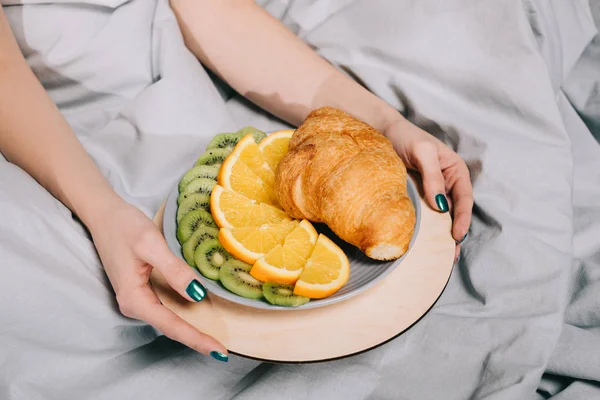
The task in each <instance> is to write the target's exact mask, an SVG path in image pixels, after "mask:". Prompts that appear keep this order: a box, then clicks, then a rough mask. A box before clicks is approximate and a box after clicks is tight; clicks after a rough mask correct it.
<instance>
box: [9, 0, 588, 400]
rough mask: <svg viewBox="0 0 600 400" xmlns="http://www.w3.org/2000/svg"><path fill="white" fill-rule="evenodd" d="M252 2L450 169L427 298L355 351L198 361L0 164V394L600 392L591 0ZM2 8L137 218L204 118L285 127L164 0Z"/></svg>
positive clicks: (150, 210) (530, 395)
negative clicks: (445, 238)
mask: <svg viewBox="0 0 600 400" xmlns="http://www.w3.org/2000/svg"><path fill="white" fill-rule="evenodd" d="M259 3H260V4H261V5H262V6H264V7H265V8H266V9H267V10H268V11H269V12H270V13H271V14H273V15H274V16H275V17H277V18H279V19H281V20H282V21H283V22H284V23H285V24H286V25H287V26H288V27H289V28H290V29H291V30H292V31H294V32H295V33H296V34H297V35H298V36H299V37H301V38H302V39H303V40H305V41H306V42H307V43H309V44H310V45H311V46H312V47H314V48H315V49H316V50H317V51H318V52H319V54H321V55H322V56H323V57H325V58H326V59H327V60H329V61H330V62H331V63H332V64H334V65H336V66H337V67H339V68H340V69H341V70H342V71H343V72H344V73H346V74H348V75H349V76H351V77H353V78H354V79H356V80H358V81H359V82H360V83H361V84H362V85H364V86H365V87H367V88H368V89H369V90H371V91H373V92H374V93H376V94H377V95H378V96H380V97H382V98H383V99H384V100H386V101H387V102H389V103H390V104H392V105H393V106H394V107H396V108H397V109H398V110H400V111H401V112H402V113H403V114H404V115H405V116H406V117H407V118H409V119H410V120H411V121H413V122H414V123H416V124H417V125H419V126H421V127H422V128H424V129H425V130H427V131H428V132H430V133H431V134H433V135H435V136H436V137H438V138H440V139H441V140H443V141H444V142H446V143H447V144H448V145H449V146H451V147H452V148H453V149H454V150H456V151H457V152H458V153H459V154H460V155H461V156H462V157H463V158H464V159H465V161H466V162H467V164H468V165H469V168H470V171H471V176H472V179H473V187H474V194H475V207H474V216H473V223H472V226H471V230H470V233H469V238H468V240H467V241H466V242H465V244H464V245H463V251H462V256H461V259H460V261H459V263H458V264H457V265H456V267H455V269H454V271H453V274H452V276H451V279H450V282H449V284H448V286H447V288H446V290H445V292H444V293H443V295H442V297H441V298H440V300H439V301H438V303H437V304H436V305H435V307H434V308H433V309H432V311H430V312H429V313H428V314H427V315H426V316H425V317H424V318H423V319H422V320H421V321H419V322H418V323H417V324H416V325H415V326H414V327H413V328H412V329H410V330H409V331H408V332H406V333H405V334H403V335H401V336H400V337H398V338H397V339H395V340H393V341H391V342H389V343H387V344H385V345H383V346H381V347H379V348H377V349H374V350H371V351H369V352H367V353H364V354H361V355H358V356H354V357H350V358H346V359H342V360H338V361H333V362H327V363H320V364H310V365H273V364H268V363H258V362H256V361H252V360H247V359H243V358H239V357H236V356H231V358H230V362H229V363H227V364H225V363H218V362H215V361H213V360H212V359H209V358H206V357H204V356H202V355H199V354H197V353H194V352H193V351H191V350H189V349H187V348H185V347H184V346H182V345H180V344H178V343H174V342H172V341H170V340H168V339H166V338H165V337H163V336H160V334H159V333H158V332H156V330H154V329H153V328H151V327H149V326H147V325H146V324H144V323H142V322H138V321H133V320H131V319H128V318H125V317H123V316H121V315H120V314H119V312H118V309H117V307H116V303H115V299H114V293H113V291H112V288H111V287H110V284H109V282H108V280H107V278H106V275H105V274H104V272H103V269H102V266H101V264H100V262H99V259H98V256H97V254H96V253H95V250H94V247H93V244H92V242H91V241H90V238H89V236H88V234H87V232H86V230H85V229H84V228H83V227H82V226H81V225H80V224H79V223H78V222H77V221H76V220H75V219H74V218H73V216H72V215H71V213H70V212H69V210H68V209H66V208H65V207H64V206H63V205H62V204H60V203H59V202H58V201H57V200H56V199H54V198H53V197H52V196H51V195H50V194H49V193H48V192H47V191H45V190H44V189H43V188H42V187H40V186H39V185H38V184H37V182H35V180H33V179H32V178H31V177H29V176H28V175H27V174H26V173H25V172H23V171H22V170H20V169H19V168H18V167H16V166H14V165H12V164H10V163H8V162H6V161H0V210H1V211H0V263H1V265H2V271H3V275H2V279H0V371H1V373H0V398H2V399H11V400H12V399H19V400H20V399H27V400H36V399H65V398H82V399H83V398H85V399H129V398H137V397H143V398H146V399H162V398H173V399H197V398H199V397H200V398H206V399H231V398H234V397H235V398H236V399H242V400H254V399H272V398H273V399H274V398H285V399H313V398H323V399H394V400H395V399H419V400H420V399H440V398H443V399H542V398H543V399H546V398H553V399H557V400H563V399H577V400H579V399H596V398H600V385H599V384H598V382H599V381H600V364H599V360H600V313H599V310H600V295H599V293H600V286H599V285H600V283H599V282H600V239H599V238H600V201H599V200H598V198H599V196H600V185H599V183H600V157H599V156H600V145H599V144H598V140H600V134H598V129H597V127H598V126H600V94H599V91H598V90H597V88H598V85H599V83H600V77H599V76H598V73H599V71H600V67H599V63H598V60H599V59H598V56H597V55H598V54H600V47H598V46H599V44H600V40H599V39H598V37H599V36H598V35H597V27H596V26H595V24H594V14H595V13H598V12H600V8H599V7H597V6H596V5H595V4H594V0H592V2H591V5H592V6H591V7H590V3H588V2H587V1H585V0H574V1H563V0H537V1H536V0H522V1H519V0H494V1H493V2H479V1H474V0H445V1H443V2H441V1H438V0H420V1H418V2H416V1H408V0H402V1H393V2H392V1H384V0H337V1H334V0H311V1H306V0H304V1H292V0H290V1H285V0H263V1H260V2H259ZM3 4H4V6H5V7H4V10H5V12H6V14H7V16H8V18H9V21H10V24H11V27H12V28H13V31H14V33H15V35H16V37H17V40H18V42H19V44H20V46H21V49H22V51H23V53H24V55H25V56H26V58H27V61H28V62H29V64H30V65H31V67H32V69H33V71H34V72H35V73H36V75H37V76H38V78H39V79H40V81H41V82H42V83H43V84H44V86H45V87H46V89H47V91H48V93H49V94H50V96H51V97H52V99H53V100H54V101H55V102H56V104H57V105H58V106H59V108H60V110H61V112H62V113H63V115H64V116H65V118H66V119H67V120H68V122H69V123H70V125H71V126H72V127H73V130H74V131H75V133H76V134H77V136H78V138H79V140H80V141H81V142H82V143H83V145H84V146H85V148H86V150H87V151H88V152H89V154H90V155H91V156H92V158H93V159H94V161H95V162H96V164H97V165H98V167H99V168H100V170H101V171H102V172H103V174H104V175H105V176H106V177H107V179H108V180H109V182H110V183H111V185H112V186H113V187H114V188H115V190H116V191H117V192H118V193H119V194H120V195H121V196H123V198H125V199H126V200H127V201H129V202H131V203H133V204H135V205H136V206H138V207H139V208H140V209H141V210H142V211H144V212H145V213H146V214H147V215H148V216H152V215H153V214H154V213H155V212H156V210H157V209H158V207H159V206H160V204H161V203H162V202H163V200H164V198H165V197H166V195H167V193H168V192H169V190H170V189H171V188H172V186H173V185H174V184H176V183H177V181H178V179H179V177H180V176H181V175H182V174H183V173H184V172H185V170H186V169H188V168H189V165H192V164H193V162H194V160H195V159H196V157H197V156H198V155H199V154H200V153H201V152H202V150H203V148H204V147H205V146H206V144H207V143H208V141H209V140H210V139H211V137H212V136H213V135H214V134H216V133H218V132H224V131H231V130H236V129H238V128H239V127H241V126H245V125H249V124H252V125H255V126H257V127H259V128H261V129H263V130H266V131H269V130H275V129H279V128H283V127H284V125H283V124H282V123H281V122H279V121H278V120H276V119H275V118H272V117H270V116H268V115H267V114H266V113H264V112H261V111H259V110H258V109H257V108H256V107H254V106H252V105H251V104H249V103H248V102H247V101H245V100H243V99H242V98H241V97H240V96H239V95H237V94H235V93H233V92H232V91H231V89H230V88H228V87H227V86H226V85H224V84H223V83H222V82H219V81H218V80H216V79H215V78H214V77H213V76H212V75H209V74H208V73H207V71H206V70H205V69H204V68H203V67H202V66H201V65H200V63H199V62H198V61H197V60H196V59H195V57H194V56H193V54H191V53H190V52H189V51H188V50H187V49H186V48H185V46H184V43H183V40H182V37H181V33H180V31H179V29H178V27H177V23H176V21H175V19H174V16H173V14H172V12H171V10H170V9H169V7H168V2H167V1H166V0H130V1H125V0H86V1H74V0H61V1H58V0H45V1H39V0H24V1H18V0H8V1H7V0H3ZM598 15H600V14H597V15H596V18H597V19H598V18H599V17H598ZM0 90H1V88H0Z"/></svg>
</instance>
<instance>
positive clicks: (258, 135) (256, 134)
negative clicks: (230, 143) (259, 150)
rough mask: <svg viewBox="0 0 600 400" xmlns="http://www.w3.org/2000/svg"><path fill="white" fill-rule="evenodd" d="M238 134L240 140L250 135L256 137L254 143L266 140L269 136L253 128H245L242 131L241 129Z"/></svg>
mask: <svg viewBox="0 0 600 400" xmlns="http://www.w3.org/2000/svg"><path fill="white" fill-rule="evenodd" d="M236 133H237V134H238V135H239V136H240V138H242V137H244V136H246V135H247V134H249V133H250V134H252V137H254V141H255V142H256V143H258V142H260V141H261V140H262V139H264V138H265V137H266V136H267V134H266V133H264V132H263V131H261V130H260V129H256V128H255V127H253V126H245V127H243V128H242V129H240V130H239V131H237V132H236Z"/></svg>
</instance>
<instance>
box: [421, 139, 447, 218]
mask: <svg viewBox="0 0 600 400" xmlns="http://www.w3.org/2000/svg"><path fill="white" fill-rule="evenodd" d="M414 153H415V164H416V166H417V168H418V170H419V172H420V173H421V176H422V177H423V189H424V190H425V197H426V198H427V201H428V202H429V204H430V205H431V206H432V207H433V208H434V209H436V210H439V211H441V212H448V210H449V205H448V199H447V198H446V185H445V181H444V175H443V174H442V169H441V168H440V161H439V158H438V149H437V146H436V145H435V143H434V142H429V141H425V142H421V143H419V144H417V145H416V146H415V151H414Z"/></svg>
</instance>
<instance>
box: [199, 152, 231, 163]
mask: <svg viewBox="0 0 600 400" xmlns="http://www.w3.org/2000/svg"><path fill="white" fill-rule="evenodd" d="M231 151H232V149H231V148H227V149H210V150H206V151H205V152H204V154H202V155H201V156H200V157H198V160H196V164H195V166H198V165H218V166H220V165H221V164H223V161H225V159H226V158H227V156H228V155H229V154H230V153H231Z"/></svg>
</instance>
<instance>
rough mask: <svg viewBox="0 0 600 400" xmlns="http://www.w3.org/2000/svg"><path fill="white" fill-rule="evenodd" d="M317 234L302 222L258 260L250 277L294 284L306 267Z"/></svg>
mask: <svg viewBox="0 0 600 400" xmlns="http://www.w3.org/2000/svg"><path fill="white" fill-rule="evenodd" d="M317 238H318V234H317V231H316V230H315V228H314V227H313V226H312V224H311V223H310V222H309V221H307V220H302V222H300V223H299V224H298V226H297V227H296V229H294V230H293V231H292V232H291V233H290V234H289V235H288V236H287V237H286V238H285V241H284V243H283V245H277V246H275V247H274V248H273V249H272V250H271V251H270V252H268V253H267V254H266V255H265V256H264V257H262V258H260V259H258V260H257V261H256V262H255V263H254V265H253V266H252V269H251V270H250V275H252V276H253V277H255V278H256V279H258V280H259V281H263V282H277V283H288V284H294V283H295V282H296V281H297V280H298V278H300V275H301V274H302V270H303V269H304V266H305V265H306V261H307V260H308V258H309V257H310V255H311V253H312V251H313V248H314V246H315V244H316V242H317Z"/></svg>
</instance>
